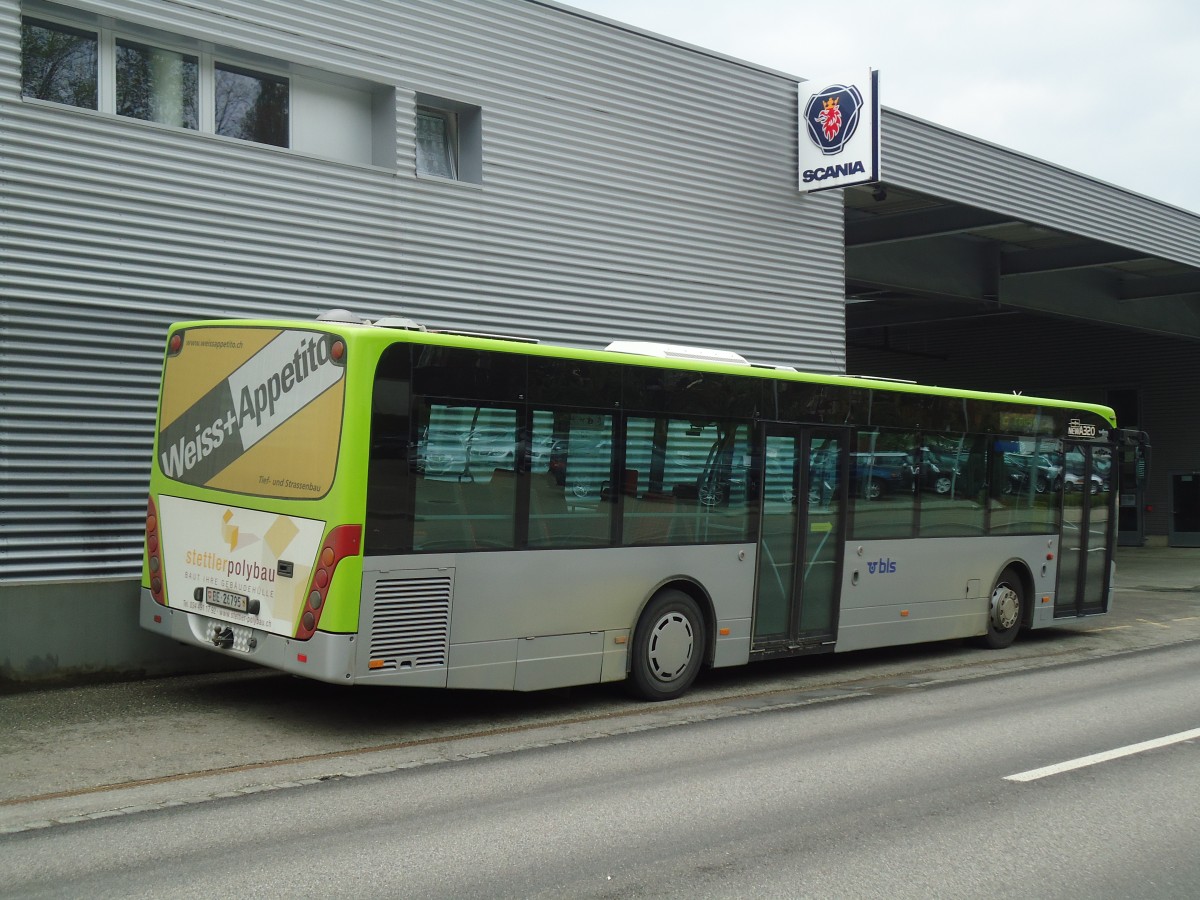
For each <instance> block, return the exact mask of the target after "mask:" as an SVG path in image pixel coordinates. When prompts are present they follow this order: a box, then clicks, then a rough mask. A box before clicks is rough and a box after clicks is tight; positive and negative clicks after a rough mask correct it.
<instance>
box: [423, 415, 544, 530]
mask: <svg viewBox="0 0 1200 900" xmlns="http://www.w3.org/2000/svg"><path fill="white" fill-rule="evenodd" d="M418 408H419V410H420V428H419V431H418V435H419V437H418V440H417V448H416V454H415V460H414V478H415V505H414V517H413V518H414V521H413V549H414V550H424V551H430V552H443V553H452V552H456V551H458V552H461V551H469V550H496V549H512V548H513V547H515V546H516V513H517V496H518V491H519V480H520V478H521V477H522V476H520V475H519V472H518V467H517V459H518V455H519V453H520V446H521V444H520V439H519V438H520V434H519V430H518V413H517V410H515V409H511V408H496V407H481V406H468V405H462V404H455V403H449V402H446V403H443V402H438V401H429V400H425V401H423V402H421V403H418Z"/></svg>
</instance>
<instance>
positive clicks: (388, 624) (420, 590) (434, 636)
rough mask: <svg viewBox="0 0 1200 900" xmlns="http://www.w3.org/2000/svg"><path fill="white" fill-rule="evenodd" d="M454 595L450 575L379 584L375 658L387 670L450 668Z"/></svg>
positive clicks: (373, 637)
mask: <svg viewBox="0 0 1200 900" xmlns="http://www.w3.org/2000/svg"><path fill="white" fill-rule="evenodd" d="M450 595H451V578H450V576H449V575H438V576H433V577H428V578H404V579H381V580H379V581H378V582H376V584H375V604H374V606H375V612H374V616H373V618H372V621H371V659H373V660H383V661H384V665H383V666H382V668H385V669H420V668H429V667H432V666H444V665H446V656H447V653H448V652H449V649H448V648H449V644H450Z"/></svg>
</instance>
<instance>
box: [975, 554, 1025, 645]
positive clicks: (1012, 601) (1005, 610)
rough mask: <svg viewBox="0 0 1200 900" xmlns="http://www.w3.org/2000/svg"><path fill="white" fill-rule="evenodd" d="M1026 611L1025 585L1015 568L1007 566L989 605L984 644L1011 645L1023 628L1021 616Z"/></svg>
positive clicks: (998, 579) (998, 580) (993, 591)
mask: <svg viewBox="0 0 1200 900" xmlns="http://www.w3.org/2000/svg"><path fill="white" fill-rule="evenodd" d="M1024 611H1025V587H1024V585H1023V584H1022V582H1021V576H1020V574H1019V573H1018V572H1017V570H1016V569H1014V568H1011V567H1010V568H1007V569H1005V570H1004V571H1003V572H1001V573H1000V577H999V578H997V579H996V585H995V587H993V588H992V598H991V602H990V603H989V605H988V621H987V634H985V635H984V636H983V638H982V639H981V643H982V644H983V646H985V647H988V648H990V649H992V650H1000V649H1002V648H1004V647H1007V646H1009V645H1010V644H1011V643H1012V642H1013V641H1014V640H1015V639H1016V637H1017V632H1018V631H1020V629H1021V616H1022V615H1023V614H1024Z"/></svg>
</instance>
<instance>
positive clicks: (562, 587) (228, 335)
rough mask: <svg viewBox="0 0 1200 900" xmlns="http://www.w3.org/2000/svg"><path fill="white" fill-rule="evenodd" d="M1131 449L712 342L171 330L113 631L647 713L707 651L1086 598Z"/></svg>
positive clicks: (1130, 435)
mask: <svg viewBox="0 0 1200 900" xmlns="http://www.w3.org/2000/svg"><path fill="white" fill-rule="evenodd" d="M1147 452H1148V442H1147V441H1146V438H1145V435H1144V434H1142V433H1140V432H1135V431H1131V430H1122V429H1120V428H1118V427H1117V422H1116V419H1115V416H1114V414H1113V412H1112V410H1111V409H1108V408H1106V407H1103V406H1097V405H1089V404H1084V403H1074V402H1067V401H1060V400H1049V399H1038V398H1033V397H1025V396H1019V395H1008V394H988V393H981V392H973V391H964V390H952V389H947V388H938V387H922V386H918V385H916V384H911V383H904V382H897V381H889V380H884V379H871V378H863V377H854V376H834V375H821V374H804V373H801V372H798V371H796V370H794V369H792V368H790V367H785V366H770V365H753V364H751V363H749V362H747V361H746V360H745V359H744V358H742V357H741V356H739V355H738V354H735V353H732V352H730V351H724V350H706V349H702V348H691V347H680V346H673V345H662V344H652V343H645V342H617V343H614V344H612V345H610V346H609V347H608V348H607V349H606V350H603V351H596V350H585V349H572V348H568V347H560V346H548V345H543V344H540V343H537V342H536V341H529V340H524V339H519V338H512V337H505V336H499V335H483V334H472V333H463V332H453V331H444V330H432V329H426V328H424V327H422V326H420V325H418V324H416V323H414V322H412V321H411V320H409V319H405V318H400V317H395V318H384V319H379V320H377V321H373V322H372V321H367V320H363V319H360V318H358V317H357V316H354V315H353V314H351V313H349V312H347V311H345V310H334V311H330V312H329V313H326V314H324V315H322V316H320V317H318V318H317V319H316V320H209V321H196V322H186V323H180V324H177V325H174V326H172V327H171V328H170V330H169V332H168V335H167V343H166V348H165V356H164V362H163V374H162V384H161V393H160V398H159V407H158V419H157V428H156V435H155V442H154V458H153V466H152V473H151V479H150V492H149V493H150V496H149V503H148V508H147V516H146V541H145V555H144V569H143V576H142V590H141V601H140V613H139V619H140V623H141V625H142V626H143V627H145V628H147V629H149V630H150V631H152V632H155V633H157V634H160V635H164V636H166V637H168V638H171V639H174V640H176V641H180V642H182V643H184V644H190V645H193V646H196V647H205V648H208V649H209V650H211V651H213V652H214V653H219V654H223V655H225V656H228V657H233V658H236V659H239V660H244V661H246V662H248V663H255V664H260V665H263V666H267V667H272V668H275V669H278V670H282V671H284V672H289V673H293V674H296V675H302V676H307V677H310V678H315V679H320V680H323V681H327V682H333V683H338V684H379V685H409V686H413V687H426V688H428V687H438V688H465V689H485V690H517V691H533V690H541V689H547V688H555V687H565V686H571V685H583V684H592V683H602V682H618V681H624V682H626V684H627V685H628V687H629V688H630V689H631V690H632V692H633V693H634V694H635V695H637V696H640V697H643V698H646V699H649V700H666V699H671V698H674V697H678V696H680V695H681V694H682V693H684V692H685V691H686V690H687V689H688V688H689V686H690V685H691V684H692V682H693V681H694V679H695V678H696V676H697V674H698V673H699V672H700V671H701V670H702V669H703V668H705V667H721V666H734V665H742V664H744V663H748V662H751V661H753V660H762V659H774V658H779V657H790V656H799V655H806V654H815V653H830V652H848V651H853V650H863V649H867V648H875V647H884V646H895V645H901V644H912V643H917V642H926V641H944V640H952V639H960V638H972V639H977V641H978V642H979V643H980V644H982V645H984V646H986V647H992V648H1001V647H1005V646H1007V645H1009V644H1010V643H1011V642H1012V641H1013V639H1014V638H1015V637H1016V635H1017V633H1018V631H1020V630H1022V629H1037V628H1047V627H1051V626H1054V625H1058V624H1060V623H1062V622H1063V621H1065V620H1070V619H1076V618H1078V617H1082V616H1094V615H1100V614H1103V613H1105V612H1106V611H1107V610H1108V608H1109V605H1110V603H1111V594H1112V577H1113V549H1114V546H1115V543H1116V539H1115V538H1116V520H1117V516H1116V497H1117V495H1118V485H1117V484H1116V483H1115V479H1116V475H1117V472H1118V471H1120V470H1121V466H1120V465H1114V463H1115V462H1117V461H1121V460H1125V459H1128V458H1130V457H1131V456H1138V457H1139V458H1141V457H1142V456H1143V455H1144V454H1146V453H1147ZM1056 461H1057V462H1056ZM1056 466H1057V468H1056ZM1127 468H1128V467H1127ZM1133 469H1135V470H1136V471H1139V472H1143V471H1144V466H1142V465H1138V466H1135V467H1133ZM1068 475H1069V476H1070V477H1069V478H1068Z"/></svg>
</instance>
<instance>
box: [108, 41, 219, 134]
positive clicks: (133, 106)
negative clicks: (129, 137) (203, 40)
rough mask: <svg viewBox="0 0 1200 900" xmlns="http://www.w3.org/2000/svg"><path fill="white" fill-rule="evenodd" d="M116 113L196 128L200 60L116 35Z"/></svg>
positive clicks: (198, 122)
mask: <svg viewBox="0 0 1200 900" xmlns="http://www.w3.org/2000/svg"><path fill="white" fill-rule="evenodd" d="M116 46H117V60H116V68H117V115H119V116H128V117H130V118H131V119H143V120H144V121H147V122H161V123H162V124H163V125H173V126H175V127H176V128H199V127H200V116H199V101H198V94H199V89H200V60H199V59H198V58H197V57H195V56H190V55H188V54H186V53H177V52H175V51H174V50H162V49H160V48H158V47H148V46H146V45H145V44H136V43H134V42H133V41H126V40H123V39H121V38H118V39H117V45H116Z"/></svg>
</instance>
